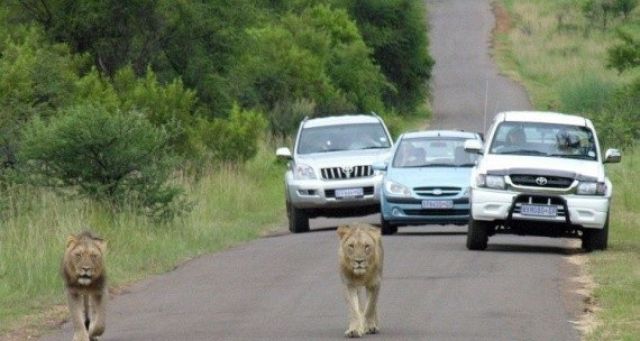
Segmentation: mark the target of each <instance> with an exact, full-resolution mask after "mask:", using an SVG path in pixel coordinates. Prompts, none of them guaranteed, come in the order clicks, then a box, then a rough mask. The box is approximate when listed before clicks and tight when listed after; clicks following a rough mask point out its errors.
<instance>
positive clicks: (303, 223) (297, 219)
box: [287, 202, 309, 233]
mask: <svg viewBox="0 0 640 341" xmlns="http://www.w3.org/2000/svg"><path fill="white" fill-rule="evenodd" d="M287 216H288V218H289V231H291V232H292V233H301V232H309V216H308V215H307V213H306V212H305V211H304V210H301V209H298V208H295V207H293V206H292V205H291V204H290V203H288V202H287Z"/></svg>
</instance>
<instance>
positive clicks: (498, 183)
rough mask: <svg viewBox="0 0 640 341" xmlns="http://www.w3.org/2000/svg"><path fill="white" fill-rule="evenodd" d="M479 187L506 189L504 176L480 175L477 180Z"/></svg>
mask: <svg viewBox="0 0 640 341" xmlns="http://www.w3.org/2000/svg"><path fill="white" fill-rule="evenodd" d="M476 183H477V184H478V187H487V188H494V189H505V184H504V176H501V175H485V174H479V175H478V177H477V178H476Z"/></svg>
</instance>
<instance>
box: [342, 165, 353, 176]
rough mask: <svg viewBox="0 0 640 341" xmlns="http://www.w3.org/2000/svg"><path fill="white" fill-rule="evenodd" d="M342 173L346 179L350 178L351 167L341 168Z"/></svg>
mask: <svg viewBox="0 0 640 341" xmlns="http://www.w3.org/2000/svg"><path fill="white" fill-rule="evenodd" d="M342 171H343V172H344V175H346V176H347V178H350V177H351V173H353V167H351V166H345V167H342Z"/></svg>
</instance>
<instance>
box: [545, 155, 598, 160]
mask: <svg viewBox="0 0 640 341" xmlns="http://www.w3.org/2000/svg"><path fill="white" fill-rule="evenodd" d="M549 156H555V157H566V158H568V159H583V160H595V159H594V158H592V157H590V156H588V155H580V154H577V155H576V154H549Z"/></svg>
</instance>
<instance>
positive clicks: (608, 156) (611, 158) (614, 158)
mask: <svg viewBox="0 0 640 341" xmlns="http://www.w3.org/2000/svg"><path fill="white" fill-rule="evenodd" d="M621 159H622V155H621V154H620V151H619V150H617V149H613V148H611V149H607V152H606V153H604V163H618V162H620V160H621Z"/></svg>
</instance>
